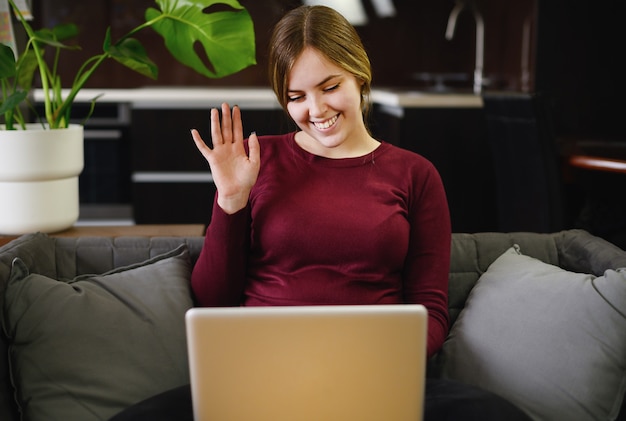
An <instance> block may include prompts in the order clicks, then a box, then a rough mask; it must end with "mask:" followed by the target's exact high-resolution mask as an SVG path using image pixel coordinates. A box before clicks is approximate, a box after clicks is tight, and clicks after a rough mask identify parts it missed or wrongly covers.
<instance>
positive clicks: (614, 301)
mask: <svg viewBox="0 0 626 421" xmlns="http://www.w3.org/2000/svg"><path fill="white" fill-rule="evenodd" d="M625 332H626V269H618V270H607V271H606V272H605V273H604V276H601V277H595V276H593V275H586V274H581V273H573V272H568V271H565V270H563V269H561V268H559V267H557V266H553V265H549V264H546V263H543V262H541V261H540V260H537V259H535V258H532V257H528V256H524V255H522V254H521V253H520V252H519V248H518V247H517V246H516V247H512V248H510V249H509V250H507V251H506V252H505V253H504V254H503V255H502V256H500V257H499V258H498V259H497V260H495V261H494V262H493V263H492V264H491V266H489V268H488V270H487V271H486V272H485V273H484V274H483V275H482V276H481V277H480V279H479V280H478V282H477V284H476V286H475V287H474V289H473V290H472V292H471V294H470V296H469V297H468V301H467V305H466V307H465V309H464V310H463V311H462V312H461V314H460V315H459V319H458V320H457V322H456V323H455V324H454V326H453V328H452V329H451V331H450V335H449V337H448V339H447V340H446V342H445V343H444V346H443V349H442V352H443V353H444V357H445V361H446V364H445V366H444V368H443V375H444V377H448V378H452V379H457V380H460V381H463V382H466V383H470V384H473V385H476V386H479V387H482V388H484V389H487V390H490V391H492V392H494V393H497V394H499V395H501V396H503V397H504V398H506V399H508V400H509V401H511V402H512V403H514V404H516V405H517V406H518V407H519V408H521V409H522V410H524V411H525V412H526V413H528V414H529V415H530V416H531V417H533V418H534V419H537V420H597V419H605V420H609V419H614V418H615V417H616V416H617V414H618V412H619V409H620V406H621V404H622V400H623V397H624V392H625V391H626V334H625Z"/></svg>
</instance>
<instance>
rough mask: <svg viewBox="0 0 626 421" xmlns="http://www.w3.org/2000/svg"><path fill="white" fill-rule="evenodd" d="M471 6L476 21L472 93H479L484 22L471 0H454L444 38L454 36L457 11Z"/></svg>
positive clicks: (481, 76) (481, 84) (481, 75)
mask: <svg viewBox="0 0 626 421" xmlns="http://www.w3.org/2000/svg"><path fill="white" fill-rule="evenodd" d="M466 6H467V7H469V8H471V11H472V14H473V15H474V20H475V21H476V63H475V67H474V93H475V94H480V92H481V91H482V88H483V62H484V56H485V54H484V50H485V22H484V21H483V17H482V15H481V14H480V12H479V11H478V8H477V7H476V3H474V1H473V0H456V4H455V5H454V8H453V9H452V11H451V12H450V16H449V17H448V26H447V28H446V39H447V40H448V41H449V40H451V39H452V38H453V37H454V29H455V27H456V20H457V18H458V16H459V13H461V11H462V10H463V9H464V8H465V7H466Z"/></svg>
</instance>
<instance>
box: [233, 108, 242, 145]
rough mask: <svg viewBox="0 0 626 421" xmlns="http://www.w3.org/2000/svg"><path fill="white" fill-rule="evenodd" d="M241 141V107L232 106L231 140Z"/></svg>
mask: <svg viewBox="0 0 626 421" xmlns="http://www.w3.org/2000/svg"><path fill="white" fill-rule="evenodd" d="M239 140H241V141H243V123H242V122H241V109H240V108H239V106H237V105H235V106H233V142H236V141H239Z"/></svg>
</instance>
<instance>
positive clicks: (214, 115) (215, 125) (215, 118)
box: [211, 108, 224, 145]
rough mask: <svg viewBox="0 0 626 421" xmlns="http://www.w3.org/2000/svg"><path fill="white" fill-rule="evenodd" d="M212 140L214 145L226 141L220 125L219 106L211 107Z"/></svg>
mask: <svg viewBox="0 0 626 421" xmlns="http://www.w3.org/2000/svg"><path fill="white" fill-rule="evenodd" d="M211 140H212V141H213V145H217V144H221V143H224V140H223V139H222V128H221V127H220V112H219V111H218V110H217V108H211Z"/></svg>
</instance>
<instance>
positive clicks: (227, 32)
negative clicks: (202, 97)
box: [146, 0, 256, 78]
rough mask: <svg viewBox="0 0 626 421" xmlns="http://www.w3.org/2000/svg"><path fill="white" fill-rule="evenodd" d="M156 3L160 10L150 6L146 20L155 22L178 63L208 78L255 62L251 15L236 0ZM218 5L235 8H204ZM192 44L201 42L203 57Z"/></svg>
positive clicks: (157, 29) (222, 74)
mask: <svg viewBox="0 0 626 421" xmlns="http://www.w3.org/2000/svg"><path fill="white" fill-rule="evenodd" d="M156 2H157V4H158V5H159V6H160V7H161V11H159V10H156V9H153V8H149V9H148V10H146V20H147V21H148V22H151V21H153V20H154V21H155V22H154V24H153V28H154V30H155V31H156V32H158V33H159V34H160V35H161V36H162V37H163V38H164V39H165V46H166V47H167V49H168V50H169V51H170V53H171V54H172V55H173V56H174V57H175V58H176V59H177V60H178V61H180V62H181V63H183V64H185V65H187V66H189V67H191V68H193V69H194V70H196V71H197V72H198V73H200V74H202V75H205V76H207V77H211V78H220V77H224V76H227V75H230V74H233V73H236V72H238V71H240V70H242V69H244V68H246V67H248V66H251V65H253V64H256V59H255V39H254V26H253V24H252V18H251V17H250V15H249V13H248V11H247V10H245V8H243V6H241V5H240V4H239V2H238V1H236V0H198V1H194V2H186V1H167V0H156ZM217 4H220V5H222V4H224V5H227V6H230V7H232V8H233V9H234V10H232V11H229V10H226V11H224V10H220V11H214V12H210V13H205V11H204V10H205V9H208V8H209V7H210V6H213V5H217ZM221 9H224V8H221ZM195 43H200V44H201V46H202V49H203V50H204V53H205V54H206V56H204V57H200V56H199V55H198V54H197V52H196V50H195V49H194V44H195ZM209 67H210V68H209Z"/></svg>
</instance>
